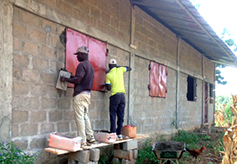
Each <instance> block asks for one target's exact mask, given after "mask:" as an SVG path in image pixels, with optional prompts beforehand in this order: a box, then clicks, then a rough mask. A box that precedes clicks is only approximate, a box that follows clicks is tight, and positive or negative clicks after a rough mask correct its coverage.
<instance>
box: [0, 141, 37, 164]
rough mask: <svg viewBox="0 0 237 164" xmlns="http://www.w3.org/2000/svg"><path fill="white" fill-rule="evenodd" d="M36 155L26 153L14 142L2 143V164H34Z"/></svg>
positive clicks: (0, 160)
mask: <svg viewBox="0 0 237 164" xmlns="http://www.w3.org/2000/svg"><path fill="white" fill-rule="evenodd" d="M35 159H36V155H35V154H33V155H29V154H26V153H24V152H23V151H22V150H21V149H19V148H18V147H17V146H16V145H14V144H13V143H12V142H10V143H5V142H1V143H0V163H1V164H33V163H34V160H35Z"/></svg>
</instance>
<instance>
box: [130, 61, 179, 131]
mask: <svg viewBox="0 0 237 164" xmlns="http://www.w3.org/2000/svg"><path fill="white" fill-rule="evenodd" d="M149 64H150V61H149V60H145V59H143V58H140V57H136V59H135V65H136V67H135V70H134V85H135V88H136V89H135V90H134V102H133V104H134V112H133V113H134V122H135V124H136V126H137V131H138V133H151V132H154V131H159V132H162V133H169V132H170V131H172V129H173V128H174V126H171V123H172V121H173V120H174V119H175V109H176V101H175V97H176V89H175V86H176V79H175V78H176V76H175V71H174V70H172V69H169V68H168V80H167V88H168V91H167V97H166V98H158V97H150V96H149V90H148V84H149V79H150V78H149V74H150V71H149V70H148V66H149ZM171 102H172V103H171ZM155 129H156V130H155Z"/></svg>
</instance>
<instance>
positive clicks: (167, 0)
mask: <svg viewBox="0 0 237 164" xmlns="http://www.w3.org/2000/svg"><path fill="white" fill-rule="evenodd" d="M131 3H132V5H136V6H138V7H139V8H141V9H142V10H143V11H145V12H146V13H147V14H149V15H150V16H152V17H153V18H154V19H156V20H158V21H159V22H160V23H162V24H163V25H164V26H166V27H167V28H169V29H170V30H171V31H173V32H174V33H175V34H177V35H178V36H180V37H181V38H182V39H183V40H185V41H186V42H187V43H189V44H190V45H192V46H193V47H194V48H195V49H197V50H198V51H199V52H200V53H202V54H203V55H204V56H206V57H207V58H209V59H210V60H212V61H213V62H216V63H221V64H225V65H231V66H237V57H236V56H235V54H234V53H233V52H232V51H231V50H230V48H229V47H228V46H227V45H226V44H225V43H224V42H223V41H222V40H221V39H220V38H219V37H218V36H217V35H216V33H215V32H214V31H213V29H212V28H211V27H210V26H209V25H208V23H207V22H206V21H205V20H204V19H203V17H202V16H201V15H200V14H199V12H198V11H197V9H196V8H195V7H194V6H193V5H192V3H191V2H190V1H189V0H131Z"/></svg>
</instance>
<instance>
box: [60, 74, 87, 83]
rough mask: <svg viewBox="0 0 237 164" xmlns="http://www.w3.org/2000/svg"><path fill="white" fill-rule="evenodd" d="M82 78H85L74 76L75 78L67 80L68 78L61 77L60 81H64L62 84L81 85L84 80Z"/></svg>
mask: <svg viewBox="0 0 237 164" xmlns="http://www.w3.org/2000/svg"><path fill="white" fill-rule="evenodd" d="M82 78H83V77H81V76H80V77H76V76H74V77H71V78H67V77H63V76H61V77H60V80H61V81H62V82H65V81H66V82H69V83H73V84H80V82H81V80H82Z"/></svg>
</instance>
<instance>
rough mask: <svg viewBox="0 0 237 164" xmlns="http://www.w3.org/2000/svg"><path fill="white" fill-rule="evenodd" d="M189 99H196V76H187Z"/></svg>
mask: <svg viewBox="0 0 237 164" xmlns="http://www.w3.org/2000/svg"><path fill="white" fill-rule="evenodd" d="M187 83H188V86H187V100H188V101H196V98H197V96H196V86H197V85H196V78H194V77H191V76H188V78H187Z"/></svg>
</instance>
